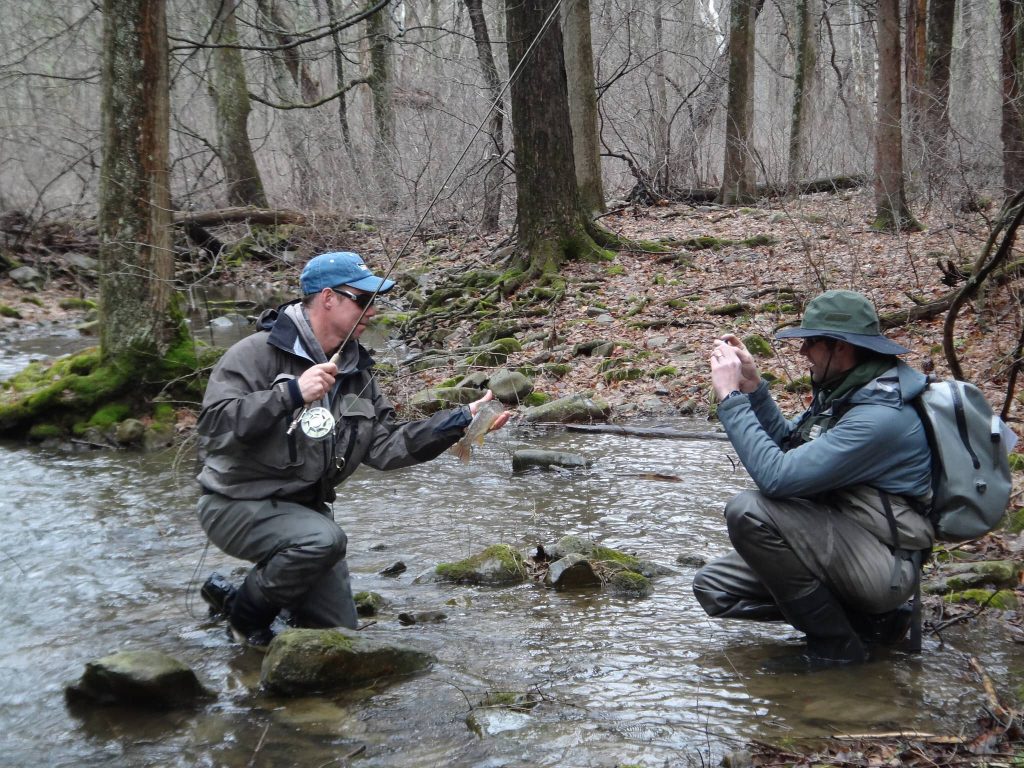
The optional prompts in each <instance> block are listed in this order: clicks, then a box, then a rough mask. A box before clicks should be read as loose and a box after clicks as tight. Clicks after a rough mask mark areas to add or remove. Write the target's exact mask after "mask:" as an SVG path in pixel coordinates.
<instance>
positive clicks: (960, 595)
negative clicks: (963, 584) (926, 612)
mask: <svg viewBox="0 0 1024 768" xmlns="http://www.w3.org/2000/svg"><path fill="white" fill-rule="evenodd" d="M943 600H945V601H946V602H947V603H953V604H956V603H975V604H977V605H984V606H986V607H988V608H995V609H996V610H1000V611H1015V610H1017V607H1018V602H1017V595H1016V593H1015V592H1014V591H1013V590H1012V589H1000V590H998V591H996V590H991V589H966V590H964V591H962V592H954V593H952V594H950V595H946V596H945V597H944V598H943Z"/></svg>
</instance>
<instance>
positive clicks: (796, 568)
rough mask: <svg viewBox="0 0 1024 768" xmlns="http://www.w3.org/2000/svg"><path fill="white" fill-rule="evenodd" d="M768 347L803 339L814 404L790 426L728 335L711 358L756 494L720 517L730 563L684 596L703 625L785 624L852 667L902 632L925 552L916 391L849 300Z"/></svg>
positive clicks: (816, 655) (925, 468)
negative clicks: (715, 621)
mask: <svg viewBox="0 0 1024 768" xmlns="http://www.w3.org/2000/svg"><path fill="white" fill-rule="evenodd" d="M776 335H777V338H780V339H786V338H798V339H801V340H802V345H801V347H800V353H801V354H802V355H804V357H806V358H807V360H808V361H809V363H810V374H811V383H812V388H813V395H814V397H813V401H812V403H811V406H810V408H808V409H807V410H806V411H805V412H804V413H803V414H801V415H800V416H799V417H798V418H796V419H794V420H792V421H789V420H787V419H786V418H785V417H783V415H782V414H781V412H780V411H779V408H778V406H777V405H776V403H775V401H774V400H772V397H771V395H770V394H769V391H768V384H767V382H765V381H762V379H761V377H760V374H759V373H758V370H757V366H756V364H755V363H754V360H753V358H752V357H751V355H750V353H749V352H748V351H747V350H746V348H745V347H744V346H743V344H742V342H740V340H739V339H738V338H737V337H736V336H734V335H732V334H727V335H725V336H723V337H722V338H721V339H719V340H717V341H716V342H715V347H714V350H713V351H712V354H711V361H710V362H711V382H712V386H713V388H714V390H715V394H716V396H717V398H718V402H719V405H718V416H719V419H720V420H721V422H722V424H723V425H724V426H725V429H726V432H727V433H728V435H729V440H730V441H731V442H732V445H733V447H734V448H735V450H736V452H737V454H738V455H739V458H740V460H741V461H742V462H743V466H744V467H746V469H747V472H748V473H749V474H750V477H751V478H752V479H753V481H754V483H755V484H756V485H757V490H755V491H744V492H742V493H740V494H738V495H737V496H735V497H734V498H733V499H732V500H731V501H730V502H729V503H728V505H727V506H726V509H725V517H726V523H727V526H728V529H729V538H730V540H731V541H732V544H733V547H735V551H734V552H731V553H729V554H728V555H726V556H724V557H721V558H719V559H717V560H714V561H712V562H711V563H709V564H708V565H706V566H704V567H703V568H701V569H700V570H699V571H698V572H697V574H696V575H695V577H694V581H693V590H694V594H695V595H696V596H697V599H698V600H699V601H700V604H701V606H703V608H704V610H705V611H707V613H708V614H709V615H711V616H715V617H718V618H735V619H753V620H758V621H773V620H784V621H787V622H788V623H790V624H792V625H793V626H794V627H795V628H797V629H799V630H801V631H802V632H804V633H806V635H807V656H808V657H809V658H810V659H811V660H812V661H814V662H816V663H825V664H843V663H858V662H861V661H864V660H866V659H867V656H868V650H867V645H869V644H871V643H890V644H891V643H894V642H897V641H899V640H900V639H902V637H903V635H904V634H905V633H906V630H907V627H908V625H909V618H910V615H909V612H908V611H907V610H906V606H905V605H904V603H905V602H906V601H907V600H908V599H909V598H910V596H911V595H912V594H913V592H914V589H915V586H916V579H917V577H918V571H919V562H920V558H919V553H920V552H921V551H924V550H927V549H930V547H931V545H932V542H933V540H934V531H933V530H932V526H931V524H930V523H929V521H928V520H927V518H926V517H925V516H924V515H923V514H921V513H920V512H919V511H918V510H922V509H924V508H925V507H926V505H927V503H928V501H929V500H930V497H931V455H930V451H929V448H928V442H927V438H926V436H925V432H924V428H923V426H922V424H921V420H920V419H919V417H918V416H917V413H916V412H915V410H914V408H913V406H912V405H911V404H910V402H909V401H910V400H911V399H912V398H914V397H916V396H917V395H918V394H920V393H921V391H922V390H923V389H924V387H925V384H926V379H925V376H924V375H923V374H921V373H919V372H917V371H915V370H913V369H912V368H910V367H909V366H908V365H906V364H905V363H903V362H902V361H900V360H898V358H897V355H902V354H905V353H907V352H909V351H910V350H908V349H906V348H905V347H903V346H901V345H899V344H897V343H896V342H894V341H892V340H891V339H888V338H886V337H885V336H883V335H882V334H881V331H880V330H879V323H878V315H877V314H876V312H875V308H874V306H873V305H872V303H871V302H870V301H869V300H868V299H867V298H866V297H865V296H863V295H861V294H859V293H856V292H854V291H842V290H838V291H827V292H825V293H823V294H821V295H820V296H818V297H816V298H815V299H813V300H812V301H811V302H810V303H809V304H808V305H807V307H806V309H805V311H804V316H803V320H802V322H801V323H800V326H799V327H798V328H789V329H786V330H783V331H780V332H779V333H778V334H776Z"/></svg>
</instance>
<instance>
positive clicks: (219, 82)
mask: <svg viewBox="0 0 1024 768" xmlns="http://www.w3.org/2000/svg"><path fill="white" fill-rule="evenodd" d="M209 7H210V8H211V9H212V12H213V26H212V29H211V34H210V38H211V40H212V42H214V43H216V44H218V45H227V46H231V45H237V44H238V28H237V23H236V21H235V11H234V8H235V6H234V3H230V2H224V1H223V0H209ZM212 69H213V82H212V85H211V95H212V96H213V101H214V104H215V105H216V113H217V115H216V117H217V154H219V155H220V162H221V165H222V166H223V168H224V182H225V184H226V186H227V200H228V204H229V205H254V206H256V207H257V208H266V207H267V197H266V194H264V192H263V181H262V180H261V179H260V172H259V169H258V168H257V167H256V157H255V156H254V155H253V152H252V145H251V144H250V143H249V129H248V122H249V110H250V109H251V105H250V103H249V89H248V86H247V85H246V81H245V64H244V63H243V62H242V53H241V51H240V50H239V49H238V48H214V49H213V52H212Z"/></svg>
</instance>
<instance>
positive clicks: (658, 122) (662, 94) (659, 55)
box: [648, 3, 672, 194]
mask: <svg viewBox="0 0 1024 768" xmlns="http://www.w3.org/2000/svg"><path fill="white" fill-rule="evenodd" d="M662 10H663V8H662V5H661V3H659V4H658V5H657V6H656V7H654V8H652V9H651V15H652V16H653V17H654V61H653V64H654V72H653V74H654V87H653V90H654V119H653V121H652V122H653V123H654V124H653V126H652V130H653V133H654V162H653V163H652V164H651V169H650V170H649V171H648V174H649V175H650V177H651V178H652V179H653V180H654V189H655V190H657V191H658V192H659V193H661V194H665V193H667V192H668V190H669V189H671V187H672V177H671V174H670V173H669V165H668V163H669V153H670V152H671V146H670V143H671V137H670V135H669V122H668V87H667V85H666V83H665V39H664V34H663V29H662V22H663V18H662Z"/></svg>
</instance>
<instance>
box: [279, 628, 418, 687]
mask: <svg viewBox="0 0 1024 768" xmlns="http://www.w3.org/2000/svg"><path fill="white" fill-rule="evenodd" d="M433 662H434V657H433V656H431V655H430V654H429V653H425V652H423V651H419V650H416V649H414V648H409V647H406V646H401V645H397V644H395V643H390V642H388V641H386V640H382V639H378V638H375V637H373V636H372V635H365V634H359V633H355V632H349V631H346V630H340V629H289V630H286V631H284V632H282V633H281V634H279V635H278V636H277V637H275V638H274V642H272V643H271V644H270V648H269V650H268V651H267V655H266V658H264V659H263V668H262V671H261V674H260V681H261V682H262V683H263V685H265V686H266V687H267V688H268V689H269V690H272V691H274V692H275V693H279V694H283V695H285V696H301V695H304V694H307V693H314V692H318V691H332V690H338V689H342V688H352V687H355V686H359V685H363V684H364V683H368V682H369V681H371V680H377V679H379V678H387V677H395V676H397V675H408V674H411V673H413V672H418V671H420V670H422V669H425V668H426V667H428V666H430V664H432V663H433Z"/></svg>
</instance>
